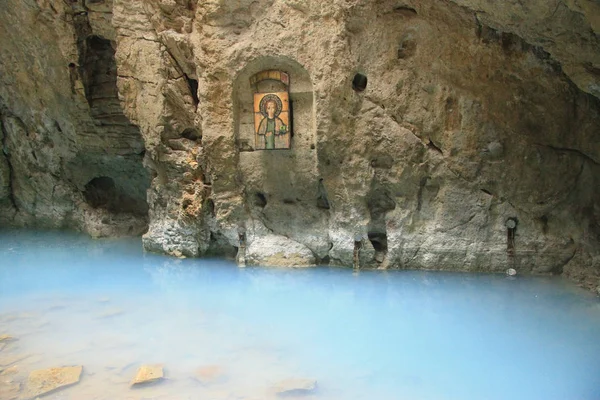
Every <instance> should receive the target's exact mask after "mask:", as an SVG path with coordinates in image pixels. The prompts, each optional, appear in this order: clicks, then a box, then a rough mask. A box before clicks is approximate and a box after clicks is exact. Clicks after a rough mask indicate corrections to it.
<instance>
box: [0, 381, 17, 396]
mask: <svg viewBox="0 0 600 400" xmlns="http://www.w3.org/2000/svg"><path fill="white" fill-rule="evenodd" d="M20 391H21V384H20V383H18V382H1V381H0V399H3V400H15V399H18V398H19V392H20Z"/></svg>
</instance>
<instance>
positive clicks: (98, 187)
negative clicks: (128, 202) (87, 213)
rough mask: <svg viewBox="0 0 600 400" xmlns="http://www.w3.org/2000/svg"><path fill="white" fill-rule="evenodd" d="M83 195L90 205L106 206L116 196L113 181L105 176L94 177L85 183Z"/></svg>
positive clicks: (95, 206)
mask: <svg viewBox="0 0 600 400" xmlns="http://www.w3.org/2000/svg"><path fill="white" fill-rule="evenodd" d="M83 195H84V196H85V199H86V201H87V202H88V204H89V205H91V206H92V207H94V208H98V207H107V206H109V204H111V202H112V201H113V200H114V199H115V198H116V197H117V191H116V187H115V181H114V180H113V179H112V178H109V177H107V176H100V177H98V178H94V179H92V180H91V181H89V182H88V183H87V184H86V185H85V191H84V192H83Z"/></svg>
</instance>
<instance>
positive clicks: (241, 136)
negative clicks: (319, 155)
mask: <svg viewBox="0 0 600 400" xmlns="http://www.w3.org/2000/svg"><path fill="white" fill-rule="evenodd" d="M268 71H278V72H283V73H285V74H286V75H287V77H288V79H289V85H286V84H285V83H284V82H282V80H281V77H280V79H256V80H254V79H253V78H257V77H260V73H262V72H268ZM280 91H281V92H283V91H287V92H289V102H290V109H291V110H290V111H291V112H290V116H289V117H290V125H291V126H292V127H293V128H294V130H293V135H291V136H293V137H292V138H291V148H292V149H291V151H295V147H296V146H298V149H297V150H298V151H300V152H302V151H304V150H306V149H308V150H311V145H313V147H314V143H315V130H316V125H315V113H314V109H313V106H314V99H313V87H312V82H311V79H310V75H309V74H308V71H306V69H305V68H304V67H303V66H302V65H300V64H299V63H298V62H296V61H294V60H292V59H289V58H287V57H281V56H266V57H261V58H259V59H256V60H254V61H251V62H250V63H248V64H247V65H246V66H245V67H244V68H243V69H242V70H241V71H240V72H239V73H238V75H237V77H236V79H235V81H234V95H233V97H234V98H233V104H234V120H235V121H234V127H235V138H236V142H237V144H238V149H239V150H240V151H241V152H245V151H254V150H255V149H256V140H255V132H256V128H255V111H254V95H255V93H269V92H280Z"/></svg>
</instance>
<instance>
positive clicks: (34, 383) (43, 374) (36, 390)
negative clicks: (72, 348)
mask: <svg viewBox="0 0 600 400" xmlns="http://www.w3.org/2000/svg"><path fill="white" fill-rule="evenodd" d="M82 371H83V367H82V366H81V365H78V366H73V367H57V368H48V369H40V370H36V371H32V372H31V373H30V374H29V379H27V389H26V398H36V397H37V396H43V395H45V394H48V393H50V392H54V391H56V390H59V389H64V388H66V387H68V386H71V385H74V384H76V383H78V382H79V379H80V377H81V372H82Z"/></svg>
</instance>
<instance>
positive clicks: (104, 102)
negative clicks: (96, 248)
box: [0, 0, 149, 236]
mask: <svg viewBox="0 0 600 400" xmlns="http://www.w3.org/2000/svg"><path fill="white" fill-rule="evenodd" d="M5 3H6V4H4V6H5V7H4V8H5V12H3V13H2V15H1V16H0V22H1V23H0V25H1V27H0V37H2V39H1V40H2V46H1V50H0V74H1V76H2V79H1V84H0V119H1V126H2V130H1V131H2V133H1V137H2V144H3V156H2V158H0V168H1V169H0V171H1V174H0V175H1V176H2V179H1V181H0V182H1V186H0V187H2V190H1V191H0V210H1V212H0V221H2V225H3V226H5V225H17V226H41V227H55V228H63V227H64V228H75V229H81V230H84V231H86V232H88V233H90V234H92V235H94V236H111V235H121V234H141V233H143V232H145V231H146V229H147V223H148V221H147V218H148V217H147V215H148V205H147V202H146V190H147V188H148V186H149V175H148V172H147V171H146V169H145V168H144V167H143V166H142V159H143V155H144V152H145V148H144V142H143V140H142V137H141V135H140V133H139V129H138V128H137V126H135V125H133V124H132V123H131V122H130V121H129V120H128V118H127V117H126V116H125V115H124V114H123V111H122V108H121V105H120V101H119V98H118V93H117V86H116V80H117V75H116V74H117V66H116V64H115V59H114V47H113V46H114V42H111V40H112V39H114V29H113V28H112V25H111V24H110V21H111V18H110V15H111V9H112V7H111V6H110V5H104V8H100V9H97V10H95V11H92V10H91V9H90V8H88V7H85V6H83V5H82V4H81V3H80V2H76V1H75V2H63V1H42V0H40V1H38V2H35V1H28V2H20V1H12V0H11V1H7V2H5ZM87 3H89V4H88V5H92V4H99V3H102V2H92V1H88V2H87ZM106 7H108V8H106ZM111 36H112V37H111Z"/></svg>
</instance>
